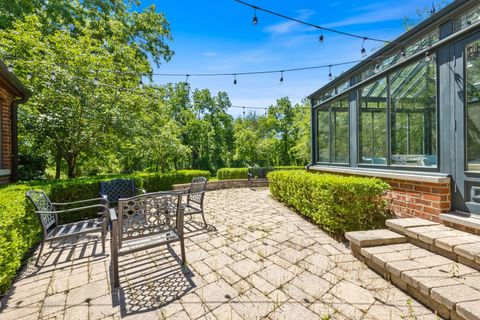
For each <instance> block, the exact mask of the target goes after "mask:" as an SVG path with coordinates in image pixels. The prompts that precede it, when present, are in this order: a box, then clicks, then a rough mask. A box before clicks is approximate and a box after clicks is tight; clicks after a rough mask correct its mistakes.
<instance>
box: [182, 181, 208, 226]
mask: <svg viewBox="0 0 480 320" xmlns="http://www.w3.org/2000/svg"><path fill="white" fill-rule="evenodd" d="M206 186H207V178H205V177H195V178H193V179H192V182H191V183H190V187H189V188H188V189H187V190H185V195H186V196H187V203H185V204H184V205H183V207H184V210H185V215H186V216H191V215H193V214H201V215H202V219H203V223H204V224H205V228H206V227H207V221H206V220H205V213H204V212H203V199H204V197H205V188H206Z"/></svg>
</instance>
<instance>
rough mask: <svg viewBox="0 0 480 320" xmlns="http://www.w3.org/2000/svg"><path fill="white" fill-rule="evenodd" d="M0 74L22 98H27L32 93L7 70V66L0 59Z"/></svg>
mask: <svg viewBox="0 0 480 320" xmlns="http://www.w3.org/2000/svg"><path fill="white" fill-rule="evenodd" d="M0 76H2V77H3V78H5V79H6V80H7V81H8V83H9V84H10V85H11V86H12V87H13V88H14V89H15V90H16V91H17V92H18V96H19V97H20V98H22V99H28V98H29V97H30V96H31V95H32V93H31V92H30V90H28V89H27V87H25V85H24V84H23V83H22V82H21V81H20V79H18V77H17V76H16V75H15V74H14V73H13V72H10V71H8V67H7V66H6V65H5V63H4V62H3V61H2V60H0Z"/></svg>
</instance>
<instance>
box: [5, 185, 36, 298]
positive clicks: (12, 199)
mask: <svg viewBox="0 0 480 320" xmlns="http://www.w3.org/2000/svg"><path fill="white" fill-rule="evenodd" d="M28 189H30V187H29V186H26V185H10V186H4V187H0V295H2V294H3V293H5V291H6V290H7V289H8V287H9V286H10V283H11V282H12V280H13V279H14V277H15V275H16V273H17V270H18V269H19V268H20V266H21V264H22V261H23V259H24V258H25V255H26V253H27V252H28V251H29V249H30V248H31V247H32V246H33V245H34V244H35V243H37V242H38V240H39V239H40V237H39V232H40V230H41V229H40V223H39V222H38V219H37V217H36V215H35V214H34V213H33V207H32V206H31V205H29V204H28V203H27V200H26V198H25V192H26V191H27V190H28Z"/></svg>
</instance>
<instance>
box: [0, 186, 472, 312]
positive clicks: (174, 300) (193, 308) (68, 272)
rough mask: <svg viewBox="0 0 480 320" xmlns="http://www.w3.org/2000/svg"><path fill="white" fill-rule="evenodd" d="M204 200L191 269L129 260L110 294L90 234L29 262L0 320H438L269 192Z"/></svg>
mask: <svg viewBox="0 0 480 320" xmlns="http://www.w3.org/2000/svg"><path fill="white" fill-rule="evenodd" d="M205 201H206V204H205V207H206V218H207V221H208V223H209V227H208V228H207V230H205V229H203V228H202V224H201V222H200V221H201V219H199V217H194V218H193V219H192V220H189V219H188V218H187V221H186V223H187V225H186V235H187V240H186V252H187V261H188V270H186V269H182V268H181V267H180V266H179V257H178V256H177V254H179V248H178V246H176V245H172V246H171V247H170V248H166V247H160V248H157V249H151V250H148V251H144V252H138V253H135V254H131V255H127V256H124V257H121V259H120V282H121V289H120V290H119V292H113V293H112V292H111V288H110V274H109V266H110V259H109V251H108V250H109V249H108V248H107V253H106V254H102V252H101V244H100V239H99V236H97V235H90V236H88V237H83V238H81V239H77V240H76V241H71V242H72V243H71V244H70V245H65V244H56V245H54V247H53V248H52V249H49V250H46V251H47V252H46V253H45V255H44V257H43V258H42V260H41V263H43V267H41V268H40V269H37V268H36V267H35V266H34V264H33V262H32V261H30V262H29V263H28V265H27V266H26V268H25V269H24V270H23V271H22V273H21V275H20V277H19V278H18V280H17V281H16V282H15V283H14V285H13V288H12V291H11V292H10V294H9V295H7V296H6V297H5V298H4V299H3V302H2V305H4V308H3V310H2V311H1V313H0V319H119V318H128V319H166V318H168V319H222V320H223V319H294V320H296V319H373V320H375V319H377V320H383V319H386V317H388V319H390V318H391V319H413V318H415V319H417V318H418V319H435V316H434V315H433V313H432V312H431V311H429V310H428V309H426V308H425V307H423V306H422V305H421V304H419V303H417V302H415V301H414V300H411V298H410V297H409V296H408V295H406V294H405V293H403V292H402V291H400V290H399V289H397V288H395V287H394V286H393V285H391V284H390V283H389V282H387V281H386V280H384V279H383V278H381V277H380V276H379V275H377V274H375V273H373V272H372V271H371V270H369V269H368V268H367V267H366V266H365V265H364V264H363V263H361V262H359V261H358V260H357V259H356V258H355V257H353V256H352V255H351V254H350V251H349V249H348V248H347V247H346V246H345V245H344V244H343V243H339V242H337V241H336V240H334V239H333V238H331V237H329V236H328V235H327V234H326V233H325V232H323V231H322V230H320V229H319V228H318V227H316V226H315V225H313V224H311V223H310V222H308V221H306V220H305V219H303V218H302V217H301V216H299V215H297V214H295V213H294V212H292V211H291V210H289V209H288V208H286V207H284V206H283V205H281V204H280V203H278V202H277V201H275V200H273V199H272V198H271V196H270V194H269V191H268V190H267V189H255V190H251V189H231V190H220V191H212V192H208V193H207V195H206V197H205ZM72 244H74V245H73V246H72ZM386 252H388V251H386ZM463 308H464V312H465V313H468V312H471V311H470V309H471V306H470V305H469V304H468V303H466V304H465V305H464V306H463Z"/></svg>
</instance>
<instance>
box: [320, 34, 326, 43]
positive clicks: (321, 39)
mask: <svg viewBox="0 0 480 320" xmlns="http://www.w3.org/2000/svg"><path fill="white" fill-rule="evenodd" d="M324 40H325V37H324V36H323V32H322V33H321V34H320V37H318V41H320V43H323V41H324Z"/></svg>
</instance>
